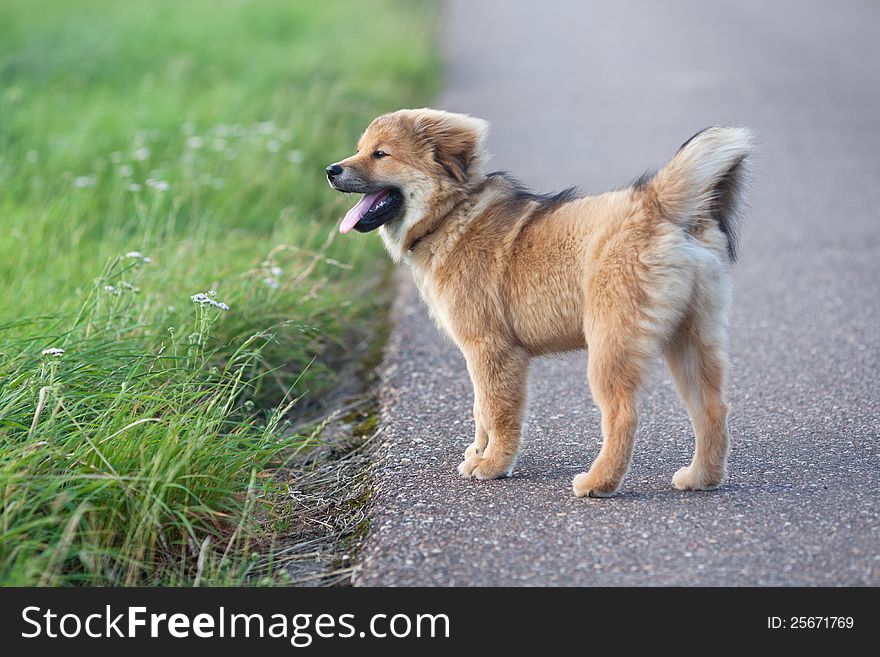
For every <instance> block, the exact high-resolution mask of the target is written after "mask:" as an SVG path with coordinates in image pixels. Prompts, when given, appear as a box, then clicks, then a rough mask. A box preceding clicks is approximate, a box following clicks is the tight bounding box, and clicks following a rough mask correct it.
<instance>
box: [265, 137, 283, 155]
mask: <svg viewBox="0 0 880 657" xmlns="http://www.w3.org/2000/svg"><path fill="white" fill-rule="evenodd" d="M266 150H267V151H269V152H270V153H277V152H278V151H279V150H281V142H280V141H278V140H277V139H270V140H269V141H267V142H266Z"/></svg>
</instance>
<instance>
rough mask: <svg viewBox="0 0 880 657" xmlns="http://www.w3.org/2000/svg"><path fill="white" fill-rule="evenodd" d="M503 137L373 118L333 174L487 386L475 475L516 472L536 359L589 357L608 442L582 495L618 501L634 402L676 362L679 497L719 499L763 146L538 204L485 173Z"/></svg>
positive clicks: (469, 471)
mask: <svg viewBox="0 0 880 657" xmlns="http://www.w3.org/2000/svg"><path fill="white" fill-rule="evenodd" d="M488 129H489V124H488V123H487V122H486V121H483V120H482V119H478V118H475V117H472V116H468V115H465V114H454V113H450V112H445V111H441V110H433V109H415V110H400V111H396V112H393V113H390V114H385V115H382V116H380V117H378V118H377V119H375V120H374V121H373V122H372V123H371V124H370V125H369V126H368V127H367V129H366V131H365V132H364V133H363V135H362V136H361V138H360V140H359V142H358V146H357V152H356V153H355V154H354V155H352V156H351V157H348V158H347V159H344V160H342V161H340V162H337V163H335V164H331V165H330V166H328V167H327V169H326V174H327V180H328V182H329V183H330V186H331V187H332V188H333V189H334V190H337V191H340V192H353V193H359V194H363V197H362V198H361V200H360V201H358V203H357V204H356V205H355V206H354V207H353V208H352V209H351V210H349V211H348V212H347V213H346V215H345V217H344V218H343V219H342V223H341V225H340V227H339V229H340V231H341V232H343V233H347V232H348V231H350V230H352V229H354V230H356V231H358V232H362V233H365V232H369V231H373V230H376V229H378V230H379V234H380V236H381V238H382V241H383V242H384V244H385V247H386V249H387V251H388V253H389V254H390V255H391V257H392V258H393V259H394V261H395V262H397V263H400V262H403V263H406V264H407V265H408V266H409V267H410V269H411V270H412V274H413V278H414V280H415V283H416V285H417V287H418V289H419V292H420V293H421V296H422V298H423V300H424V301H425V303H426V304H427V306H428V308H429V309H430V312H431V314H432V315H433V317H434V319H435V320H436V322H437V324H438V325H439V327H440V328H441V329H442V330H443V331H444V332H445V333H447V334H448V335H449V336H450V337H451V338H452V340H453V341H454V342H455V343H456V345H457V346H458V347H459V349H461V352H462V354H463V355H464V358H465V360H466V362H467V369H468V372H469V374H470V377H471V381H472V383H473V388H474V423H475V427H476V431H475V436H474V440H473V442H472V443H471V444H470V446H469V447H468V448H467V449H466V450H465V452H464V461H463V462H462V463H461V465H460V466H459V468H458V471H459V473H460V474H461V475H462V476H463V477H466V478H475V479H494V478H498V477H504V476H510V474H511V472H512V469H513V467H514V463H515V460H516V457H517V453H518V452H519V447H520V433H521V427H522V415H523V406H524V402H525V397H526V376H527V370H528V366H529V361H530V360H531V359H532V358H534V357H537V356H542V355H545V354H552V353H559V352H566V351H572V350H578V349H587V352H588V366H587V378H588V381H589V385H590V391H591V393H592V395H593V398H594V400H595V402H596V404H597V405H598V407H599V410H600V411H601V417H602V436H603V442H602V447H601V450H600V451H599V454H598V456H597V457H596V459H595V461H594V462H593V464H592V466H591V467H590V469H589V471H588V472H584V473H581V474H578V475H577V476H576V477H575V478H574V481H573V489H574V494H575V495H576V496H579V497H582V496H593V497H605V496H609V495H611V494H613V493H614V492H615V491H616V490H617V489H618V487H619V485H620V482H621V480H622V479H623V478H624V476H625V474H626V472H627V470H628V469H629V464H630V460H631V455H632V450H633V442H634V439H635V434H636V426H637V415H636V395H637V393H638V390H639V387H640V385H641V383H642V379H643V376H644V374H645V370H646V367H647V365H648V363H649V361H650V360H651V358H652V357H653V356H654V355H655V354H662V355H663V356H664V357H665V360H666V363H667V365H668V367H669V370H670V371H671V373H672V377H673V379H674V381H675V383H676V387H677V389H678V393H679V396H680V397H681V400H682V401H683V403H684V405H685V407H686V408H687V411H688V414H689V416H690V419H691V422H692V425H693V429H694V433H695V451H694V455H693V459H692V461H691V463H690V465H688V466H686V467H683V468H681V469H679V470H678V471H677V472H676V473H675V474H674V476H673V478H672V485H673V486H674V487H675V488H676V489H679V490H708V489H713V488H715V487H717V486H719V485H720V484H721V483H722V481H723V480H724V477H725V473H726V462H727V455H728V450H729V438H728V428H727V414H728V405H727V402H726V400H725V393H724V387H725V376H726V369H727V353H726V350H727V347H726V343H727V315H728V309H729V305H730V296H731V266H732V264H733V263H734V261H735V260H736V255H737V227H738V223H739V221H740V219H741V216H742V213H743V209H744V206H745V192H746V186H747V184H748V182H749V177H750V176H749V172H748V169H747V166H748V160H749V157H750V155H751V154H752V152H753V150H754V139H753V136H752V134H751V133H750V132H749V131H748V130H747V129H745V128H728V127H712V128H707V129H705V130H703V131H701V132H698V133H697V134H696V135H694V136H693V137H691V138H690V139H689V140H688V141H686V142H685V143H684V144H683V145H682V146H681V148H680V149H679V150H678V152H677V153H676V154H675V155H674V156H673V157H672V159H671V160H669V162H668V163H667V164H666V165H665V166H663V167H662V168H661V169H660V170H659V171H658V172H657V173H656V174H654V175H647V174H646V175H643V176H642V177H641V178H639V179H638V180H637V181H636V182H634V183H633V184H632V185H630V186H628V187H626V188H624V189H618V190H616V191H611V192H608V193H605V194H601V195H598V196H579V195H578V194H576V193H575V192H574V190H567V191H564V192H562V193H559V194H553V195H539V194H534V193H531V192H529V191H528V190H526V189H524V188H523V187H522V186H521V185H520V184H519V183H518V182H516V180H514V179H513V178H511V177H509V176H508V175H507V174H506V173H504V172H495V173H488V172H487V171H486V163H487V159H488V157H487V154H486V152H485V150H484V142H485V139H486V135H487V133H488Z"/></svg>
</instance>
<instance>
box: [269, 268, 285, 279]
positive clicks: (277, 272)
mask: <svg viewBox="0 0 880 657" xmlns="http://www.w3.org/2000/svg"><path fill="white" fill-rule="evenodd" d="M269 271H270V272H272V276H275V277H276V278H277V277H278V276H281V274H282V272H283V271H284V270H283V269H281V267H278V266H275V267H272V268H271V269H270V270H269Z"/></svg>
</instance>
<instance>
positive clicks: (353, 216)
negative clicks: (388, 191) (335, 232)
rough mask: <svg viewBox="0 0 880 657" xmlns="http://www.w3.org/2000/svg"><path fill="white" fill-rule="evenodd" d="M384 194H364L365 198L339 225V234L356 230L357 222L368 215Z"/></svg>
mask: <svg viewBox="0 0 880 657" xmlns="http://www.w3.org/2000/svg"><path fill="white" fill-rule="evenodd" d="M384 194H385V192H384V191H381V192H376V193H375V194H364V197H363V198H362V199H361V200H360V201H358V202H357V203H356V204H355V206H354V207H353V208H352V209H351V210H349V211H348V212H346V213H345V217H343V219H342V223H341V224H339V232H340V233H347V232H348V231H350V230H351V229H352V228H354V227H355V225H356V224H357V222H359V221H360V220H361V219H362V218H363V216H364V215H365V214H367V212H368V211H369V210H370V208H371V207H373V204H374V203H375V202H376V201H377V200H378V199H379V197H380V196H383V195H384Z"/></svg>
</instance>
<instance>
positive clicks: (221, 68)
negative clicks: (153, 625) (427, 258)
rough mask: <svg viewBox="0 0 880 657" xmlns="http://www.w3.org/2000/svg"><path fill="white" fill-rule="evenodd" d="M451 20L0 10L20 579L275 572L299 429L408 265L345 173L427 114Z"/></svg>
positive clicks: (301, 13) (30, 6)
mask: <svg viewBox="0 0 880 657" xmlns="http://www.w3.org/2000/svg"><path fill="white" fill-rule="evenodd" d="M434 12H435V9H434V6H433V5H432V4H429V3H427V2H412V1H408V0H398V1H394V0H382V1H379V2H369V3H365V2H359V1H357V0H334V1H333V2H312V1H306V0H302V1H300V2H293V1H281V0H278V1H271V0H265V1H262V0H261V1H252V2H244V1H236V0H227V1H224V2H218V1H216V0H204V1H199V2H185V3H184V2H176V1H174V0H142V1H137V2H135V1H131V2H113V1H112V0H101V1H97V0H78V1H77V2H68V1H67V0H51V1H50V0H5V1H4V2H3V3H0V217H2V225H3V237H2V239H0V286H2V289H3V291H4V293H3V295H0V495H2V499H0V582H2V583H4V584H16V585H33V584H43V585H61V584H79V583H83V584H107V585H134V584H147V585H153V584H169V583H194V581H195V580H199V581H200V582H202V583H235V582H243V581H248V578H249V577H250V576H252V575H253V573H252V572H251V564H252V563H255V562H256V560H254V559H252V558H251V557H252V555H253V554H256V553H259V552H260V551H265V550H268V549H270V544H271V538H272V537H271V536H267V535H266V532H265V529H264V528H262V527H261V525H260V523H259V522H258V521H257V519H256V518H257V517H258V516H259V515H260V514H259V506H260V504H262V503H263V501H262V500H263V497H264V493H265V492H266V489H267V488H272V487H273V486H275V485H276V484H274V483H273V479H272V477H271V476H268V475H269V473H270V472H271V469H272V467H273V466H275V465H277V464H278V463H280V462H281V461H282V460H283V459H284V457H285V455H286V454H288V453H290V452H291V450H294V449H296V448H297V447H298V446H300V445H301V444H302V440H303V439H302V438H301V437H299V436H297V435H294V434H293V433H292V432H291V431H290V430H289V428H288V427H289V419H290V413H291V410H292V409H293V410H295V408H296V403H297V401H298V400H299V399H300V398H302V397H303V396H304V397H305V399H312V398H315V397H319V396H320V395H321V393H322V392H325V391H327V390H329V389H330V388H332V386H333V385H334V383H335V381H334V376H333V368H332V366H331V363H332V359H331V358H330V356H331V355H333V358H338V357H339V355H340V354H343V355H344V352H345V350H346V349H347V348H348V346H349V345H350V344H352V343H353V342H354V341H356V340H358V339H359V336H360V335H361V334H368V333H369V332H370V330H371V328H372V325H371V318H372V317H373V315H374V312H375V308H374V302H373V298H374V297H373V296H372V295H371V292H370V291H371V288H372V287H373V286H375V285H376V281H377V280H380V278H381V274H382V271H383V268H384V267H385V266H386V265H385V260H384V258H383V257H382V255H381V253H380V247H379V245H378V240H376V239H375V236H368V237H366V238H365V237H363V236H354V237H350V236H348V237H345V238H343V237H339V238H338V239H337V238H336V237H335V234H336V224H337V222H338V219H339V217H340V216H341V214H342V212H343V211H344V209H345V207H344V206H345V204H346V201H350V199H345V198H340V197H338V196H337V195H334V194H332V192H330V190H329V189H328V188H327V186H326V184H325V183H324V181H323V179H322V172H323V168H324V166H325V165H326V164H327V163H329V162H330V161H333V160H335V159H338V158H340V157H342V156H344V155H346V154H348V153H349V152H350V151H351V149H352V146H353V144H354V142H355V140H356V138H357V135H358V134H359V133H360V131H361V130H362V129H363V127H364V126H365V125H366V123H367V122H368V121H369V119H370V118H372V117H373V116H374V115H376V114H377V113H380V112H382V111H388V110H391V109H395V108H397V107H401V106H408V105H418V104H425V103H426V102H427V100H428V99H429V98H430V96H431V93H432V91H433V89H434V84H435V82H436V79H437V61H436V56H435V52H434V39H433V36H434V35H433V26H434ZM131 252H138V253H140V254H142V255H143V256H146V259H145V258H143V257H137V256H128V255H126V254H129V253H131ZM211 290H216V296H214V297H211V299H212V300H214V301H216V302H223V303H224V304H227V305H228V307H229V309H228V310H223V309H220V308H217V307H215V306H214V305H211V304H210V303H204V304H196V303H194V302H193V301H192V300H191V295H194V294H197V293H203V292H208V291H211ZM50 348H58V349H63V350H64V353H63V354H62V355H60V356H58V355H51V354H49V353H43V352H44V350H45V349H50Z"/></svg>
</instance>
